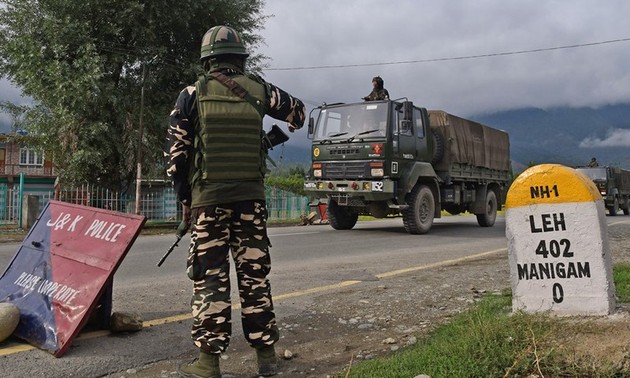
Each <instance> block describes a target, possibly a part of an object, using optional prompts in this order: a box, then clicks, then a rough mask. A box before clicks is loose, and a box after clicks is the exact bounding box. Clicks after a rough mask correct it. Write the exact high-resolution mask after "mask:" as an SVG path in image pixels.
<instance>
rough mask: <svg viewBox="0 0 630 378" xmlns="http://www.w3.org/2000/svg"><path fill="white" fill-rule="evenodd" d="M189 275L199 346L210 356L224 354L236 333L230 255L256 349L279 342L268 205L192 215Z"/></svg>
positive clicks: (224, 207) (245, 324)
mask: <svg viewBox="0 0 630 378" xmlns="http://www.w3.org/2000/svg"><path fill="white" fill-rule="evenodd" d="M192 221H193V227H192V236H191V245H190V250H189V253H188V261H187V274H188V277H189V278H190V279H192V280H193V297H192V301H191V307H192V314H193V326H192V339H193V342H194V344H195V345H196V346H197V347H198V348H201V349H203V350H205V351H208V352H210V353H222V352H224V351H225V350H226V349H227V347H228V344H229V342H230V337H231V333H232V320H231V315H232V306H231V301H230V291H231V290H230V252H231V254H232V259H233V261H234V265H235V268H236V277H237V280H238V291H239V296H240V303H241V321H242V324H243V332H244V334H245V338H246V339H247V341H248V342H249V344H250V345H251V346H252V347H254V348H260V347H263V346H266V345H272V344H274V343H275V342H276V341H278V327H277V325H276V319H275V314H274V312H273V302H272V299H271V287H270V285H269V281H268V280H267V274H269V271H270V269H271V259H270V256H269V246H270V243H269V238H268V237H267V208H266V206H265V203H264V202H263V201H243V202H236V203H231V204H225V205H218V206H208V207H202V208H195V209H193V211H192Z"/></svg>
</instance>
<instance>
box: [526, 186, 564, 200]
mask: <svg viewBox="0 0 630 378" xmlns="http://www.w3.org/2000/svg"><path fill="white" fill-rule="evenodd" d="M529 194H530V196H531V198H551V196H552V195H553V196H554V197H560V193H559V192H558V185H554V186H549V185H536V186H530V187H529Z"/></svg>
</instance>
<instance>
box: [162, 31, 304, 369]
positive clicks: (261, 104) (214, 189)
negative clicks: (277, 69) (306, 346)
mask: <svg viewBox="0 0 630 378" xmlns="http://www.w3.org/2000/svg"><path fill="white" fill-rule="evenodd" d="M247 56H248V54H247V52H246V50H245V47H244V45H243V42H242V40H241V37H240V36H239V34H238V33H237V32H236V31H235V30H234V29H232V28H230V27H226V26H215V27H213V28H211V29H210V30H208V31H207V32H206V34H205V35H204V37H203V40H202V44H201V61H202V64H203V66H204V71H205V74H204V75H202V76H200V78H199V80H198V81H197V82H196V83H195V85H192V86H189V87H186V88H185V89H184V90H182V91H181V93H180V94H179V97H178V98H177V102H176V104H175V108H174V109H173V111H172V112H171V115H170V127H169V129H168V139H169V166H168V169H167V174H168V175H169V176H170V177H171V178H172V180H173V183H174V187H175V190H176V193H177V196H178V199H179V201H181V203H182V205H183V208H184V220H190V221H191V223H192V234H191V246H190V250H189V254H188V261H187V274H188V277H189V278H190V279H191V280H193V298H192V303H191V304H192V313H193V326H192V339H193V342H194V344H195V345H196V346H197V347H198V348H199V349H200V354H199V358H198V359H196V360H195V361H193V362H192V363H188V364H183V365H181V366H180V368H179V369H178V371H179V373H180V375H182V376H184V377H220V376H221V375H220V369H219V356H220V353H222V352H225V350H226V349H227V347H228V344H229V342H230V336H231V301H230V278H229V275H230V257H229V255H230V251H231V255H232V259H233V261H234V265H235V267H236V274H237V277H238V290H239V296H240V303H241V320H242V324H243V331H244V334H245V338H246V339H247V341H248V342H249V344H250V345H251V346H252V347H253V348H255V349H256V354H257V362H258V373H259V374H260V375H265V376H268V375H274V374H276V370H277V363H276V355H275V351H274V343H275V342H276V341H277V340H278V328H277V326H276V320H275V315H274V312H273V302H272V298H271V288H270V286H269V281H268V279H267V274H268V273H269V270H270V267H271V264H270V257H269V247H270V243H269V238H268V237H267V227H266V223H267V208H266V206H265V187H264V175H265V173H266V166H265V158H266V148H264V147H263V145H262V143H263V140H262V138H261V135H262V134H261V133H262V131H263V130H262V118H263V117H264V115H269V116H271V117H273V118H275V119H279V120H284V121H287V122H288V128H289V131H291V132H293V131H294V130H295V129H298V128H300V127H302V126H303V124H304V118H305V109H304V104H303V103H302V102H301V101H300V100H299V99H297V98H294V97H292V96H291V95H289V94H288V93H286V92H285V91H283V90H282V89H280V88H278V87H276V86H274V85H272V84H270V83H267V82H265V81H264V80H263V79H261V78H260V77H257V76H254V75H249V74H246V73H245V72H244V67H245V59H246V58H247Z"/></svg>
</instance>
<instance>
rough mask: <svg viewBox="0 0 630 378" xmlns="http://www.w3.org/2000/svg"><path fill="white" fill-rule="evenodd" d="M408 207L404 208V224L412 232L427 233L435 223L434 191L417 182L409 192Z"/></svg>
mask: <svg viewBox="0 0 630 378" xmlns="http://www.w3.org/2000/svg"><path fill="white" fill-rule="evenodd" d="M407 204H408V205H409V207H408V208H406V209H405V210H403V212H402V214H403V224H404V225H405V230H406V231H407V232H408V233H410V234H426V233H427V232H429V230H430V229H431V226H432V225H433V218H434V217H435V199H434V197H433V191H431V189H430V188H429V187H428V186H426V185H420V184H416V186H414V187H413V189H412V190H411V193H409V194H407Z"/></svg>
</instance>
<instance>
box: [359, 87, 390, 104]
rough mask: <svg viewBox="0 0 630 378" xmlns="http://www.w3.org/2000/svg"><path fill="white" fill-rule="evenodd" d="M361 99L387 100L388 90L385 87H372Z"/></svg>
mask: <svg viewBox="0 0 630 378" xmlns="http://www.w3.org/2000/svg"><path fill="white" fill-rule="evenodd" d="M363 99H364V100H365V101H377V100H387V99H389V92H387V89H385V88H383V89H380V90H378V89H374V90H372V92H371V93H370V94H369V95H367V96H365V97H363Z"/></svg>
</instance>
